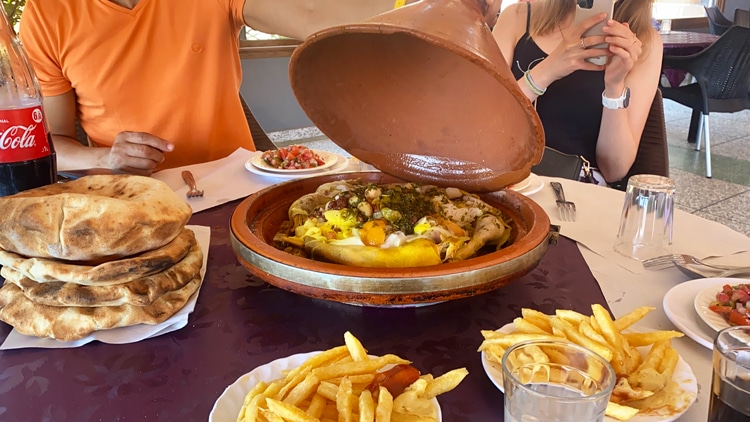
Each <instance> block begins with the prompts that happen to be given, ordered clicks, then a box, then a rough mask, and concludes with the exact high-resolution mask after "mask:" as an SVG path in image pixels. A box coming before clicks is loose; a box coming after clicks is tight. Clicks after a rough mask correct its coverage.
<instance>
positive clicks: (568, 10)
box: [529, 0, 654, 46]
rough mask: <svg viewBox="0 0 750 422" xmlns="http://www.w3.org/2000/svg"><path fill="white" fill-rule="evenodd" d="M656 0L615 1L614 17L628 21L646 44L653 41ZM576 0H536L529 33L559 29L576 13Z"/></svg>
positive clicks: (549, 31)
mask: <svg viewBox="0 0 750 422" xmlns="http://www.w3.org/2000/svg"><path fill="white" fill-rule="evenodd" d="M653 3H654V0H618V1H616V2H615V11H614V19H615V20H616V21H618V22H627V23H628V25H629V26H630V30H631V31H633V33H634V34H635V35H636V36H637V37H638V39H639V40H641V42H642V43H643V45H644V46H647V45H648V44H649V42H650V41H651V36H652V34H653V30H652V26H651V7H652V5H653ZM575 8H576V0H534V13H533V14H532V15H531V24H530V25H529V35H531V36H532V37H533V36H534V35H546V34H549V33H551V32H552V31H555V30H557V27H558V25H559V24H560V22H564V21H565V20H566V19H568V18H570V17H571V16H572V15H573V14H574V13H575Z"/></svg>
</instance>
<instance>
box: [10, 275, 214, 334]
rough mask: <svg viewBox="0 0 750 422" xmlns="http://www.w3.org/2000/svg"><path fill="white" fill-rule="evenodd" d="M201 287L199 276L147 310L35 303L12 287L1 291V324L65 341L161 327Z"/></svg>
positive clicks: (124, 306) (22, 332)
mask: <svg viewBox="0 0 750 422" xmlns="http://www.w3.org/2000/svg"><path fill="white" fill-rule="evenodd" d="M200 285H201V277H200V275H196V276H195V278H193V279H192V280H191V281H190V282H188V283H187V284H186V285H185V286H183V287H182V288H181V289H178V290H174V291H171V292H168V293H166V294H164V295H163V296H160V297H159V298H157V299H156V300H155V301H154V303H152V304H151V305H148V306H133V305H121V306H105V307H99V308H81V307H73V306H48V305H41V304H39V303H34V302H33V301H31V300H29V299H28V298H27V297H26V296H24V294H23V291H21V289H20V288H19V287H18V286H16V285H15V284H13V283H5V285H3V287H2V288H0V320H2V321H5V322H7V323H8V324H10V325H12V326H13V328H15V329H16V330H17V331H18V332H19V333H21V334H25V335H28V336H37V337H50V338H53V339H57V340H62V341H74V340H80V339H82V338H84V337H86V336H88V335H89V334H91V333H92V332H94V331H97V330H106V329H111V328H118V327H127V326H130V325H136V324H151V325H153V324H158V323H160V322H163V321H165V320H166V319H168V318H169V317H171V316H172V315H174V314H175V313H176V312H177V311H179V310H180V309H182V308H183V307H184V306H185V304H186V303H187V301H188V299H190V296H192V295H193V293H195V291H196V290H198V287H200Z"/></svg>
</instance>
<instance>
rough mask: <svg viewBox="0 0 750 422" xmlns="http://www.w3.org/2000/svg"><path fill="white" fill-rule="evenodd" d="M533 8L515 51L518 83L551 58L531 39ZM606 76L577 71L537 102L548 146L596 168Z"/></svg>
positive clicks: (529, 7)
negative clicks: (580, 156) (585, 161)
mask: <svg viewBox="0 0 750 422" xmlns="http://www.w3.org/2000/svg"><path fill="white" fill-rule="evenodd" d="M530 20H531V4H530V3H528V13H527V18H526V33H525V34H524V35H523V37H521V39H520V40H518V44H516V48H515V49H514V50H513V62H512V63H511V70H512V72H513V75H514V76H515V77H516V79H520V78H521V77H523V72H525V71H526V70H530V69H532V68H533V67H534V66H536V64H537V63H539V62H541V61H542V60H543V59H544V58H545V57H547V54H545V53H544V51H542V49H541V48H539V46H537V45H536V42H534V40H533V39H532V38H531V36H530V35H529V22H530ZM603 91H604V72H591V71H585V70H577V71H575V72H573V73H571V74H570V75H568V76H566V77H564V78H562V79H560V80H557V81H555V82H553V83H552V84H550V86H549V87H547V92H545V94H544V95H542V96H540V97H538V98H537V101H536V111H537V113H539V117H540V118H541V120H542V126H544V134H545V138H546V145H547V146H548V147H551V148H554V149H556V150H558V151H562V152H565V153H568V154H576V155H582V156H583V157H584V158H586V159H587V160H588V161H589V162H591V165H592V166H593V167H596V140H597V138H598V137H599V126H600V125H601V121H602V92H603Z"/></svg>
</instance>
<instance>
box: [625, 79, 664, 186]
mask: <svg viewBox="0 0 750 422" xmlns="http://www.w3.org/2000/svg"><path fill="white" fill-rule="evenodd" d="M636 174H656V175H659V176H665V177H669V149H668V147H667V126H666V123H665V122H664V102H663V100H662V95H661V91H660V90H658V89H657V90H656V95H655V96H654V101H653V102H652V103H651V109H650V110H649V112H648V117H647V118H646V126H645V127H644V128H643V134H642V135H641V143H640V144H639V145H638V152H637V153H636V156H635V161H634V162H633V165H632V166H631V167H630V170H629V171H628V174H627V176H625V177H624V178H623V179H622V180H620V181H619V182H615V183H611V184H610V186H611V187H613V188H615V189H619V190H623V191H624V190H625V188H627V186H628V179H630V176H633V175H636Z"/></svg>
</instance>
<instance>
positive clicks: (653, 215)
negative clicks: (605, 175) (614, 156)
mask: <svg viewBox="0 0 750 422" xmlns="http://www.w3.org/2000/svg"><path fill="white" fill-rule="evenodd" d="M674 192H675V187H674V181H673V180H672V179H670V178H668V177H664V176H656V175H653V174H638V175H635V176H632V177H631V178H630V180H628V186H627V188H626V190H625V202H624V204H623V206H622V215H621V216H620V229H619V231H618V233H617V240H616V241H615V246H614V248H615V251H617V252H619V253H621V254H623V255H625V256H628V257H630V258H634V259H637V260H640V261H643V260H645V259H648V258H653V257H656V256H660V255H666V254H669V253H671V250H672V216H673V214H674Z"/></svg>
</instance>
